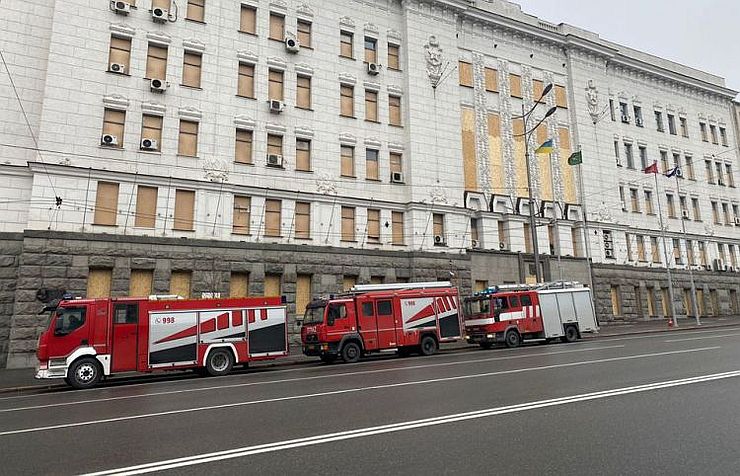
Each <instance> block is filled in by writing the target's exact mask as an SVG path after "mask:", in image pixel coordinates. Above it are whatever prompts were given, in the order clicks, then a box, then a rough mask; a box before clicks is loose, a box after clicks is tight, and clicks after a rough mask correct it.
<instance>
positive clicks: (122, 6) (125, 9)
mask: <svg viewBox="0 0 740 476" xmlns="http://www.w3.org/2000/svg"><path fill="white" fill-rule="evenodd" d="M113 11H114V12H116V13H120V14H121V15H128V14H129V13H130V12H131V4H130V3H128V2H113Z"/></svg>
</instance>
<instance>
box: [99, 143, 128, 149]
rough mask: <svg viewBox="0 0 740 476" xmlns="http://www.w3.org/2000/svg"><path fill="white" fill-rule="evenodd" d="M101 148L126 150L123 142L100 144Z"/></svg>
mask: <svg viewBox="0 0 740 476" xmlns="http://www.w3.org/2000/svg"><path fill="white" fill-rule="evenodd" d="M98 148H99V149H105V150H124V148H123V144H121V145H103V144H98Z"/></svg>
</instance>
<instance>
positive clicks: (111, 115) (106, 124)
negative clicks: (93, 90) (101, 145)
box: [103, 109, 126, 148]
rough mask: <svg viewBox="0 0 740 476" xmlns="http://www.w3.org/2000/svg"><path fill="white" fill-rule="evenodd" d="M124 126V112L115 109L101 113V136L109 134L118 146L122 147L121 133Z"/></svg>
mask: <svg viewBox="0 0 740 476" xmlns="http://www.w3.org/2000/svg"><path fill="white" fill-rule="evenodd" d="M125 124H126V111H119V110H117V109H105V110H104V111H103V134H110V135H112V136H113V137H115V138H116V139H117V140H118V145H116V146H114V147H118V148H122V147H123V132H124V126H125Z"/></svg>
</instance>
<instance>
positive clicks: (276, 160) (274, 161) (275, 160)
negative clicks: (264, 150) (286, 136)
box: [267, 154, 283, 167]
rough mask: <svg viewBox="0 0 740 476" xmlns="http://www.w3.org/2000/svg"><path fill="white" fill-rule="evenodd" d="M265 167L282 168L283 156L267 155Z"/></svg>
mask: <svg viewBox="0 0 740 476" xmlns="http://www.w3.org/2000/svg"><path fill="white" fill-rule="evenodd" d="M267 165H269V166H270V167H282V166H283V156H282V155H279V154H267Z"/></svg>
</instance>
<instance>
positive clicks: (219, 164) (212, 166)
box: [203, 159, 229, 183]
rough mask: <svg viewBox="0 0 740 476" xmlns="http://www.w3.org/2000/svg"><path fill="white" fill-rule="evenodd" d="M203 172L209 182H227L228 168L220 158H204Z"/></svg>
mask: <svg viewBox="0 0 740 476" xmlns="http://www.w3.org/2000/svg"><path fill="white" fill-rule="evenodd" d="M203 172H205V174H204V175H205V178H206V180H208V181H211V182H221V183H223V182H228V181H229V168H228V166H227V165H226V161H225V160H221V159H206V160H204V161H203Z"/></svg>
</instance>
